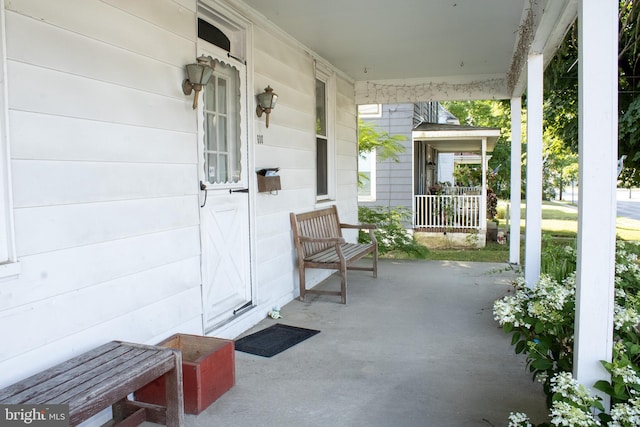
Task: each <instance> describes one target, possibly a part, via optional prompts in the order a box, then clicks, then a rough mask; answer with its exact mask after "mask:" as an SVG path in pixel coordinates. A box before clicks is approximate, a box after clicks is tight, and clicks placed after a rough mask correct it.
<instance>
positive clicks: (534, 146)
mask: <svg viewBox="0 0 640 427" xmlns="http://www.w3.org/2000/svg"><path fill="white" fill-rule="evenodd" d="M542 76H543V64H542V54H540V53H532V54H529V59H528V62H527V196H526V202H527V212H526V215H525V218H526V229H525V252H524V280H525V282H526V284H527V286H529V287H534V286H535V285H536V283H537V282H538V279H539V278H540V259H541V255H540V254H541V246H542V99H543V98H542Z"/></svg>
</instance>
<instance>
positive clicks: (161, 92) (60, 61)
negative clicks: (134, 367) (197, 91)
mask: <svg viewBox="0 0 640 427" xmlns="http://www.w3.org/2000/svg"><path fill="white" fill-rule="evenodd" d="M134 3H136V4H134ZM146 3H148V5H151V3H150V2H146ZM148 5H147V6H146V7H141V6H142V3H140V2H127V1H96V0H79V1H73V0H65V1H64V2H51V1H46V0H23V1H11V2H6V43H7V70H8V73H7V80H8V82H9V86H8V88H9V90H8V92H9V99H8V108H9V128H10V135H9V136H10V142H11V153H12V157H11V167H12V180H13V202H14V216H15V236H16V248H17V255H18V259H19V261H20V263H21V265H22V272H21V274H20V275H19V276H18V277H17V278H13V279H11V280H5V281H3V282H2V283H0V325H2V330H3V334H4V335H3V336H4V339H5V340H4V343H5V344H4V345H3V346H2V347H0V371H2V372H3V375H2V377H1V378H0V386H2V385H6V384H9V383H11V382H13V381H15V380H17V379H19V378H22V377H24V376H26V375H28V374H30V373H32V372H34V371H37V370H39V369H41V368H43V367H45V366H49V365H51V364H53V363H55V362H58V361H60V360H63V359H66V358H68V357H70V356H72V355H74V354H77V353H78V352H80V351H83V350H86V349H88V348H90V347H93V346H95V345H98V344H101V343H103V342H105V341H107V340H111V339H121V340H131V341H138V342H153V341H155V340H159V339H160V338H162V337H165V336H167V335H168V334H169V333H171V332H172V331H177V330H180V331H185V332H201V331H202V320H201V313H202V308H201V302H200V273H199V263H200V257H199V255H200V248H199V234H198V233H199V227H198V223H199V218H198V215H199V212H198V209H197V203H198V194H197V187H196V185H195V183H196V182H197V178H196V166H195V165H196V160H197V158H196V145H195V126H194V122H195V118H194V114H193V112H192V110H191V109H190V103H189V100H188V99H186V97H185V96H184V95H183V94H182V93H181V91H180V86H179V84H178V83H179V82H180V81H181V80H182V78H183V75H184V71H183V67H184V64H185V63H187V62H189V61H192V60H193V55H194V51H195V39H196V29H195V25H194V21H195V2H192V4H191V5H190V7H185V5H183V4H179V3H175V2H173V1H170V0H162V1H154V2H153V7H149V6H148ZM186 6H189V4H187V5H186Z"/></svg>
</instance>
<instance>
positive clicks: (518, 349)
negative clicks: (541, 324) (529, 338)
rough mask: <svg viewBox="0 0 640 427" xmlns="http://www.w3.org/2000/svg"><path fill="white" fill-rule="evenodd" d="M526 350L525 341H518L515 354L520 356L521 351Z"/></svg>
mask: <svg viewBox="0 0 640 427" xmlns="http://www.w3.org/2000/svg"><path fill="white" fill-rule="evenodd" d="M526 348H527V342H526V341H524V340H523V341H520V342H518V344H516V354H520V353H522V352H523V351H525V350H526Z"/></svg>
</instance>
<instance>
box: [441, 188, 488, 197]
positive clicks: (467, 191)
mask: <svg viewBox="0 0 640 427" xmlns="http://www.w3.org/2000/svg"><path fill="white" fill-rule="evenodd" d="M441 191H442V194H446V195H447V196H465V195H478V194H480V187H442V189H441Z"/></svg>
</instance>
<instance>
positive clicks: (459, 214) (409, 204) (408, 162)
mask: <svg viewBox="0 0 640 427" xmlns="http://www.w3.org/2000/svg"><path fill="white" fill-rule="evenodd" d="M358 114H359V117H360V119H362V120H363V121H366V122H369V123H371V124H373V125H374V127H375V128H376V129H377V130H379V131H384V132H387V133H388V134H389V135H401V136H403V137H404V138H405V140H404V142H403V144H402V145H403V147H404V148H405V151H404V152H403V153H402V154H400V155H399V158H398V161H394V160H385V161H382V162H378V161H376V157H375V153H372V154H371V155H365V156H361V157H360V159H359V167H360V171H361V172H362V171H364V172H365V176H366V177H367V178H368V179H366V180H365V184H366V185H364V186H362V187H361V188H360V189H359V192H358V202H359V205H360V206H385V207H405V208H409V209H411V210H412V213H413V215H412V217H413V220H412V224H410V225H411V227H412V228H413V229H414V230H416V231H420V232H436V233H443V232H451V231H460V232H465V233H466V232H472V233H478V232H480V234H482V238H481V239H480V240H479V242H478V243H479V244H480V245H481V246H482V245H484V241H485V240H484V234H485V233H486V203H485V201H486V188H485V187H486V185H485V186H478V187H469V185H468V183H459V182H455V179H454V175H453V172H454V170H455V168H456V165H458V164H463V163H464V164H473V163H475V164H480V165H481V166H482V167H483V170H484V169H485V168H486V167H487V162H488V159H489V157H488V156H487V153H489V152H491V151H492V150H493V147H494V146H495V144H496V141H497V139H498V136H499V135H500V130H499V129H495V128H480V127H472V126H460V124H459V120H458V119H457V118H455V117H454V116H453V115H451V113H449V112H448V111H447V110H446V109H444V108H443V107H442V106H441V105H440V103H438V102H426V103H415V104H391V105H386V104H384V105H378V104H374V105H364V106H359V109H358ZM483 139H484V148H483ZM484 175H485V174H484V173H483V176H484ZM462 241H464V240H462Z"/></svg>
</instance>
